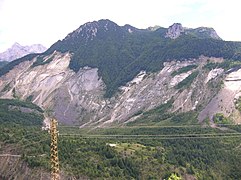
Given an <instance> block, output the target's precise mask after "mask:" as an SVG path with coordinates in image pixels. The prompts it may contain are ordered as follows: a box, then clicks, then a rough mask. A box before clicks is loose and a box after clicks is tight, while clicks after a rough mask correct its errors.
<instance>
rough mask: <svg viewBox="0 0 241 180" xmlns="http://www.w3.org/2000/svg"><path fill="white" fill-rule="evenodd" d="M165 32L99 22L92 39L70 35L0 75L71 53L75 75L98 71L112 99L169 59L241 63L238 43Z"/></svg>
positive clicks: (1, 71)
mask: <svg viewBox="0 0 241 180" xmlns="http://www.w3.org/2000/svg"><path fill="white" fill-rule="evenodd" d="M106 24H108V31H106V27H105V25H106ZM85 28H88V27H87V26H82V30H83V31H85V30H86V29H85ZM86 32H87V30H86ZM165 32H166V29H165V28H159V29H157V30H155V31H147V30H137V31H134V32H133V33H129V32H128V31H126V27H120V26H118V25H117V24H115V23H113V22H111V21H109V20H100V21H98V32H97V34H96V36H95V37H94V38H92V39H91V40H90V39H89V38H90V37H89V36H87V35H86V34H85V33H84V34H85V35H83V36H82V35H76V34H75V35H73V36H72V34H70V36H68V38H65V39H64V40H62V41H58V42H56V43H55V44H53V45H52V46H51V47H50V48H49V49H48V50H47V51H46V52H45V53H43V54H40V55H39V54H32V55H28V56H25V57H23V58H20V59H18V60H16V61H13V62H10V63H9V64H7V65H6V66H5V67H4V68H3V69H1V70H0V76H2V75H3V74H6V73H7V72H8V71H9V70H11V69H12V68H13V67H14V66H15V65H18V64H19V63H21V62H23V61H28V60H31V59H32V58H34V57H37V56H38V57H37V61H36V62H35V63H34V64H33V67H34V66H37V65H42V64H45V63H49V62H50V61H51V58H49V59H48V60H45V61H43V58H44V57H46V56H48V55H50V54H52V53H53V52H54V51H59V52H62V53H65V52H70V53H72V54H73V56H72V58H71V62H70V65H69V67H70V68H71V69H72V70H74V71H75V72H78V70H79V69H80V68H83V67H85V66H88V67H92V68H98V73H99V76H100V77H102V79H103V81H104V82H105V85H106V93H105V97H107V98H109V97H112V96H113V95H115V93H116V92H117V91H118V88H119V87H120V86H122V85H125V84H126V83H127V82H128V81H130V80H132V79H133V78H134V77H135V76H136V75H137V74H138V73H139V72H140V71H141V70H145V71H146V72H156V71H159V70H160V69H162V68H163V62H166V61H169V60H173V59H176V60H184V59H190V58H198V57H199V56H201V55H204V56H207V57H222V58H224V59H234V60H241V53H240V49H241V48H240V47H241V43H239V42H228V41H222V40H216V39H212V38H210V37H209V36H207V35H204V34H202V35H197V32H193V33H191V34H189V35H182V36H180V37H179V38H177V39H170V38H165V36H164V35H165ZM73 33H76V32H73ZM206 37H207V38H206ZM189 68H195V66H194V67H191V66H190V67H189ZM187 70H188V69H186V70H183V71H187ZM177 73H180V72H177Z"/></svg>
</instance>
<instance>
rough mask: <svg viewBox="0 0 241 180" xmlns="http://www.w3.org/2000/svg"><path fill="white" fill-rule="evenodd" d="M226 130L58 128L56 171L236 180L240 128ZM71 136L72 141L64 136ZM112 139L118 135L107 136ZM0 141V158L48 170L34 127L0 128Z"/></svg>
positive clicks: (44, 136) (45, 145)
mask: <svg viewBox="0 0 241 180" xmlns="http://www.w3.org/2000/svg"><path fill="white" fill-rule="evenodd" d="M227 127H228V128H229V130H227V131H223V130H219V129H213V128H210V127H201V126H195V127H192V126H190V127H185V126H183V127H142V128H137V127H135V128H134V127H132V128H107V129H96V130H91V131H89V130H88V133H87V130H86V131H85V130H84V131H82V130H80V129H78V128H77V127H76V128H73V127H72V128H70V127H59V131H60V136H59V143H58V145H59V146H58V148H59V160H60V168H61V171H62V172H64V173H65V174H68V175H69V176H72V177H73V176H74V177H76V178H77V179H78V178H83V177H88V178H90V179H97V178H101V179H120V178H121V179H160V178H161V179H168V178H169V177H170V176H173V175H174V174H176V175H177V176H178V177H181V178H182V179H184V178H185V177H187V176H189V177H190V176H192V177H196V178H197V179H235V180H236V179H240V177H241V173H240V171H239V167H240V166H241V164H240V163H241V153H240V145H241V139H240V134H237V133H239V132H241V127H240V126H227ZM73 131H75V135H73V136H65V135H64V134H66V133H67V132H72V133H73ZM77 134H78V135H77ZM116 134H119V135H120V136H111V135H116ZM225 134H226V135H225ZM234 134H236V136H234ZM137 135H139V136H137ZM146 135H155V136H153V137H149V136H146ZM163 135H165V136H163ZM173 135H175V136H174V137H173ZM0 142H1V148H0V152H1V153H4V147H5V146H8V147H11V146H12V147H14V151H15V154H16V153H19V154H21V155H22V160H23V161H25V162H26V163H27V164H28V166H29V167H31V168H44V169H45V170H46V171H50V163H49V162H50V161H49V159H50V155H49V152H50V148H49V145H50V137H49V134H48V133H47V132H46V131H41V130H40V127H39V126H22V125H17V124H15V125H11V123H10V124H9V125H7V126H3V125H2V124H1V125H0ZM112 144H114V146H113V145H112ZM111 145H112V146H113V147H112V146H111ZM39 155H42V156H39Z"/></svg>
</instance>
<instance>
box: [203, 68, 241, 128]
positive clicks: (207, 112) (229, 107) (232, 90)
mask: <svg viewBox="0 0 241 180" xmlns="http://www.w3.org/2000/svg"><path fill="white" fill-rule="evenodd" d="M216 71H217V72H218V71H219V72H220V69H216ZM240 92H241V69H237V70H235V71H234V72H231V73H230V74H228V75H227V76H226V77H225V79H224V84H223V88H222V89H221V90H220V91H219V93H218V94H217V95H216V96H215V97H214V98H213V99H212V100H211V101H210V102H209V104H208V105H207V106H206V107H205V108H204V109H203V110H202V111H201V113H200V114H199V117H198V118H199V121H200V122H201V121H203V120H204V119H205V118H209V119H211V120H212V118H213V116H214V115H215V114H216V113H222V114H223V115H224V116H225V117H230V118H231V120H233V122H234V123H241V116H240V112H239V111H238V110H237V109H236V108H235V101H236V100H237V99H238V98H239V97H240V96H241V93H240Z"/></svg>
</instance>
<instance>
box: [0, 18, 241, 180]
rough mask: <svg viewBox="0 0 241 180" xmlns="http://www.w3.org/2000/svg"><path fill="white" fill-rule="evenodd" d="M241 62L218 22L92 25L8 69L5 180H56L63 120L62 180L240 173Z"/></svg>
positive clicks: (3, 106)
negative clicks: (54, 163)
mask: <svg viewBox="0 0 241 180" xmlns="http://www.w3.org/2000/svg"><path fill="white" fill-rule="evenodd" d="M240 60H241V43H240V42H230V41H224V40H222V39H221V38H220V37H219V36H218V35H217V34H216V32H215V30H213V29H212V28H205V27H201V28H196V29H191V28H185V27H183V26H182V25H181V24H180V23H175V24H173V25H171V26H170V27H168V28H164V27H161V26H155V27H149V28H147V29H138V28H135V27H133V26H131V25H124V26H119V25H117V24H116V23H114V22H112V21H110V20H99V21H94V22H88V23H86V24H84V25H81V26H80V27H79V28H78V29H76V30H75V31H73V32H72V33H70V34H68V35H67V36H66V37H65V38H64V39H63V40H59V41H57V42H56V43H55V44H53V45H52V46H51V47H50V48H49V49H48V50H47V51H45V52H43V53H34V54H28V55H26V56H24V57H21V58H19V59H16V60H14V61H11V62H9V63H8V64H6V65H5V66H3V67H2V68H0V179H38V178H40V177H41V178H42V179H50V169H51V167H50V163H49V162H50V158H51V155H50V153H49V152H50V149H51V147H50V144H51V139H50V135H49V133H48V132H47V131H42V130H41V125H42V124H43V121H44V124H45V125H46V126H48V125H49V122H50V118H51V117H53V116H54V117H56V118H57V120H58V123H59V126H58V132H59V136H58V149H59V153H58V154H59V161H60V168H61V169H60V176H61V179H101V178H102V179H180V178H181V179H186V180H188V179H210V178H211V179H220V180H222V179H233V180H236V179H240V177H241V173H240V171H239V168H240V166H241V154H240V144H241V138H240V132H241V127H240V126H239V125H238V124H240V123H241V115H240V113H241V93H240V92H241V61H240ZM66 125H68V126H66ZM80 127H81V128H80ZM102 127H108V128H102Z"/></svg>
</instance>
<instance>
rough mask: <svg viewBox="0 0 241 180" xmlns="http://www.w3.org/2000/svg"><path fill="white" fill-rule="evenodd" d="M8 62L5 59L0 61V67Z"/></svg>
mask: <svg viewBox="0 0 241 180" xmlns="http://www.w3.org/2000/svg"><path fill="white" fill-rule="evenodd" d="M7 63H8V62H7V61H0V68H2V67H3V66H5V65H6V64H7Z"/></svg>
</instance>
